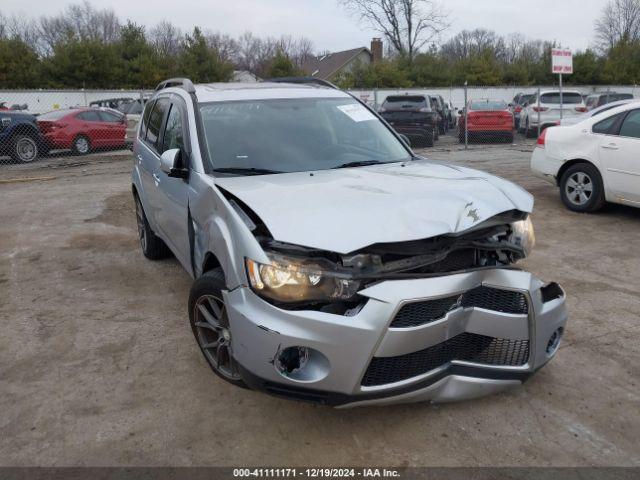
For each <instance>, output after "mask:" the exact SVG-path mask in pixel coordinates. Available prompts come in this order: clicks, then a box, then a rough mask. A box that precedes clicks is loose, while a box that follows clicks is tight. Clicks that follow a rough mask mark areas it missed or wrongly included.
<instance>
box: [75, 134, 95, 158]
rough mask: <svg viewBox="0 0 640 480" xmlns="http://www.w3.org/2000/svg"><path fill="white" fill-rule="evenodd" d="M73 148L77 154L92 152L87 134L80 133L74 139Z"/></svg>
mask: <svg viewBox="0 0 640 480" xmlns="http://www.w3.org/2000/svg"><path fill="white" fill-rule="evenodd" d="M71 150H72V151H73V153H74V154H75V155H86V154H88V153H90V152H91V141H90V140H89V137H87V136H86V135H78V136H77V137H76V138H74V139H73V144H72V145H71Z"/></svg>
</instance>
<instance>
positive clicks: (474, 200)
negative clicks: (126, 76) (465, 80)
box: [215, 160, 533, 253]
mask: <svg viewBox="0 0 640 480" xmlns="http://www.w3.org/2000/svg"><path fill="white" fill-rule="evenodd" d="M215 183H216V184H217V185H219V186H220V187H222V188H223V189H225V190H227V191H229V192H231V193H232V194H233V195H235V196H236V197H238V198H239V199H240V200H242V201H243V202H244V203H246V204H247V205H248V206H249V207H250V208H251V209H253V211H254V212H255V213H256V214H257V215H258V216H259V217H260V218H261V219H262V221H263V222H264V223H265V225H266V226H267V228H268V229H269V231H270V232H271V234H272V235H273V237H274V239H275V240H278V241H281V242H286V243H292V244H295V245H303V246H306V247H311V248H318V249H322V250H327V251H332V252H337V253H350V252H353V251H355V250H359V249H361V248H363V247H366V246H369V245H372V244H375V243H389V242H403V241H411V240H420V239H425V238H430V237H434V236H438V235H443V234H447V233H453V232H461V231H464V230H466V229H468V228H470V227H473V226H475V225H477V224H478V223H480V222H482V221H484V220H487V219H489V218H490V217H493V216H494V215H497V214H499V213H502V212H506V211H509V210H514V209H516V210H521V211H524V212H531V210H532V208H533V197H532V196H531V195H530V194H529V193H528V192H526V191H525V190H524V189H522V188H520V187H519V186H517V185H515V184H513V183H511V182H508V181H506V180H503V179H501V178H498V177H495V176H493V175H489V174H488V173H484V172H480V171H477V170H472V169H469V168H464V167H458V166H451V165H445V164H439V163H435V162H431V161H426V160H418V161H412V162H408V163H406V164H405V166H402V165H401V164H399V163H396V164H387V165H375V166H370V167H359V168H348V169H338V170H322V171H316V172H313V174H311V173H309V172H306V173H303V172H300V173H287V174H279V175H256V176H246V177H226V178H216V179H215Z"/></svg>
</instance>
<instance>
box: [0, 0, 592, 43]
mask: <svg viewBox="0 0 640 480" xmlns="http://www.w3.org/2000/svg"><path fill="white" fill-rule="evenodd" d="M69 3H77V2H68V1H51V0H1V4H0V11H1V12H2V13H3V14H5V15H6V14H9V15H11V14H19V15H25V16H34V15H36V16H37V15H41V14H53V13H58V12H59V11H60V10H62V9H63V8H64V6H65V5H67V4H69ZM443 3H444V6H445V9H447V10H448V11H449V12H450V22H451V24H452V25H451V28H450V29H449V30H448V31H447V32H446V33H445V34H444V38H445V39H446V38H448V37H450V36H452V35H454V34H455V33H457V32H459V31H460V30H463V29H473V28H477V27H483V28H487V29H491V30H495V31H496V32H498V33H500V34H508V33H512V32H520V33H522V34H524V35H525V36H527V37H529V38H532V39H537V38H539V39H543V40H557V41H559V42H561V44H562V46H564V47H568V48H572V49H574V50H576V49H584V48H586V47H588V46H590V45H591V44H592V41H593V23H594V21H595V19H596V17H597V15H598V13H599V12H600V10H601V8H602V6H603V4H604V3H605V0H535V1H531V0H528V1H525V0H446V1H444V2H443ZM93 4H94V5H95V6H96V7H102V8H106V7H110V8H113V9H114V10H115V11H116V13H117V14H118V16H119V17H120V18H121V19H123V20H124V19H126V18H130V19H132V20H134V21H135V22H137V23H141V24H144V25H153V24H155V23H157V22H159V21H160V20H163V19H167V20H170V21H171V22H173V23H174V24H175V25H177V26H179V27H181V28H183V29H191V28H193V26H194V25H199V26H201V27H203V28H205V29H210V30H214V31H221V32H224V33H229V34H231V35H239V34H241V33H242V32H244V31H246V30H250V31H252V32H253V33H255V34H258V35H265V36H266V35H274V36H279V35H280V34H290V35H293V36H300V35H304V36H306V37H308V38H310V39H311V40H312V41H313V42H314V45H315V48H316V50H318V51H324V50H331V51H337V50H346V49H349V48H354V47H359V46H366V45H368V44H369V41H370V39H371V37H372V36H375V32H374V31H373V30H371V29H370V28H368V27H367V26H366V25H363V24H361V23H359V22H358V20H357V19H356V18H354V17H353V16H350V15H349V14H347V13H346V12H345V11H344V10H342V9H341V8H340V7H338V5H337V2H336V0H179V1H176V0H154V1H150V0H100V1H99V2H93Z"/></svg>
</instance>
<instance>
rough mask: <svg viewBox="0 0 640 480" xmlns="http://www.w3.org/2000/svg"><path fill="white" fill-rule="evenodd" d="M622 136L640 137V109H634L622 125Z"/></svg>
mask: <svg viewBox="0 0 640 480" xmlns="http://www.w3.org/2000/svg"><path fill="white" fill-rule="evenodd" d="M620 136H621V137H631V138H640V110H632V111H631V112H630V113H629V115H627V118H625V119H624V122H622V126H621V127H620Z"/></svg>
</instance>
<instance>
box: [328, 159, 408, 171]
mask: <svg viewBox="0 0 640 480" xmlns="http://www.w3.org/2000/svg"><path fill="white" fill-rule="evenodd" d="M386 163H399V162H377V161H375V160H363V161H360V162H349V163H343V164H342V165H338V166H337V167H331V169H332V170H335V169H338V168H351V167H368V166H369V165H384V164H386Z"/></svg>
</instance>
